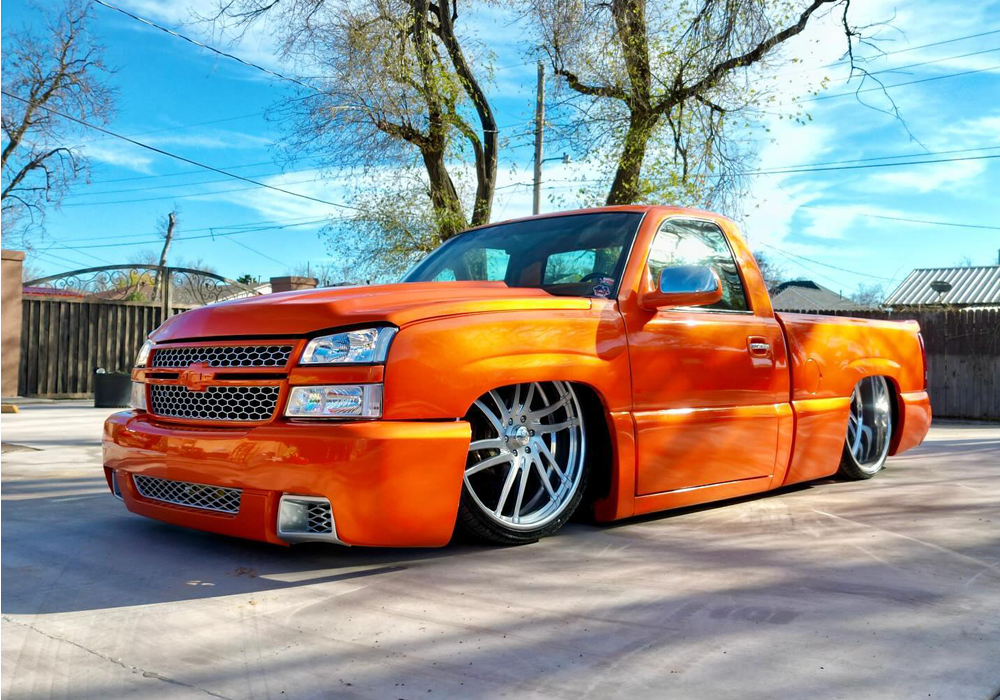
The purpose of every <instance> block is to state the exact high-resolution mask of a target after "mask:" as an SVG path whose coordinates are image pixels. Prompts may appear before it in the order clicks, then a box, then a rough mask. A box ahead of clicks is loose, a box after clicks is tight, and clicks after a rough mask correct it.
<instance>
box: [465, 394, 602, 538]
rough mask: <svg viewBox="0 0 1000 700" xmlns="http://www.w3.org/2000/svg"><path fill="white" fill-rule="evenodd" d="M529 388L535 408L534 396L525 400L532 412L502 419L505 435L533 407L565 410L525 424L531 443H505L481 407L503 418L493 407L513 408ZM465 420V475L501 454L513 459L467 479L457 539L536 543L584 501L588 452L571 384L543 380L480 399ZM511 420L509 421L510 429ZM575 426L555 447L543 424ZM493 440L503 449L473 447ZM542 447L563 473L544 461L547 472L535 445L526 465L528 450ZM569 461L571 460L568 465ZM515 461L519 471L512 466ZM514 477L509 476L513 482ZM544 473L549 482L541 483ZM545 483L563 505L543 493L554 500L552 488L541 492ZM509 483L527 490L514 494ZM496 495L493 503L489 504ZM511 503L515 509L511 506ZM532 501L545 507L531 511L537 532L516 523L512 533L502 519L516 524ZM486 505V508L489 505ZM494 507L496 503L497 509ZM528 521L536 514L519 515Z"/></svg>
mask: <svg viewBox="0 0 1000 700" xmlns="http://www.w3.org/2000/svg"><path fill="white" fill-rule="evenodd" d="M526 387H537V389H538V392H539V398H538V403H535V399H534V398H531V399H529V401H530V402H531V405H530V406H526V407H525V409H524V410H522V411H520V412H518V411H516V410H514V411H511V412H510V413H509V414H507V419H506V420H503V421H502V423H503V424H504V426H505V427H506V432H508V433H512V432H514V431H516V430H517V428H518V427H519V425H521V423H522V422H521V421H519V420H518V419H519V417H520V416H521V414H522V413H523V414H524V415H525V416H527V415H528V414H529V413H530V412H531V411H530V409H531V408H535V407H540V408H536V412H537V411H538V410H541V411H545V410H548V409H550V408H551V407H552V406H553V405H554V404H556V403H562V402H565V406H563V407H561V408H556V409H555V410H554V412H552V413H551V414H549V415H546V416H544V417H542V418H540V419H539V420H538V422H537V423H535V422H533V421H532V420H529V421H527V422H524V423H523V425H524V429H525V430H528V429H530V428H534V429H533V430H531V437H530V438H528V439H529V442H528V444H520V443H517V442H514V441H510V440H509V438H510V437H511V436H510V435H508V436H507V438H508V439H505V438H504V435H503V434H502V433H500V431H498V430H497V428H496V421H495V420H490V419H488V418H487V417H486V415H485V413H484V410H483V409H486V411H489V410H490V409H493V412H494V413H495V414H500V413H502V410H498V409H499V408H500V406H499V405H498V404H503V403H511V405H512V406H513V407H515V408H516V405H517V397H519V396H521V393H520V392H527V391H528V389H527V388H526ZM532 391H534V389H532ZM555 392H559V393H558V397H559V398H558V400H557V401H550V400H549V396H550V395H552V394H553V393H555ZM493 418H494V419H496V418H499V416H498V415H494V416H493ZM466 420H468V421H469V423H470V425H471V426H472V445H470V449H469V456H468V459H467V462H466V469H467V470H469V469H470V468H476V467H478V466H479V465H481V464H482V463H483V462H487V461H491V460H496V459H501V458H503V456H504V455H508V457H509V456H510V455H514V457H509V461H501V462H499V463H497V464H496V465H495V466H490V467H488V468H485V469H481V470H480V471H477V472H476V473H475V474H471V475H469V474H467V475H466V478H465V480H464V483H463V485H462V497H461V501H460V503H459V508H458V522H457V530H458V532H459V534H464V535H467V536H469V537H471V538H473V539H475V540H479V541H483V542H488V543H491V544H500V545H518V544H529V543H532V542H537V541H538V540H539V539H541V538H542V537H548V536H549V535H551V534H553V533H555V532H556V531H557V530H559V528H561V527H562V526H563V525H565V524H566V522H567V521H568V520H569V519H570V518H571V517H572V516H573V514H574V513H575V512H576V510H577V509H578V508H579V507H580V503H581V502H582V501H583V497H584V493H585V492H586V490H587V480H588V477H589V472H590V464H589V461H590V456H589V454H588V452H587V450H586V429H585V426H584V423H583V420H584V417H583V411H582V410H581V407H580V403H579V401H578V398H577V396H576V394H575V392H574V391H573V388H572V386H571V385H570V384H568V383H565V382H540V383H533V384H525V385H514V386H509V387H501V388H500V389H496V390H493V391H491V392H488V393H487V394H484V395H483V396H482V397H480V399H479V400H477V401H476V403H474V404H473V406H472V407H470V409H469V412H468V413H467V414H466ZM508 421H511V422H509V423H508ZM574 421H577V422H578V425H577V426H573V427H567V428H562V429H560V430H567V431H578V433H577V434H576V435H575V437H573V438H571V437H570V436H567V437H566V438H564V439H560V440H559V441H557V440H556V438H555V437H552V436H553V435H555V432H554V431H553V432H552V433H549V434H546V433H545V430H546V427H547V426H557V425H562V424H565V423H572V422H574ZM536 431H537V435H536ZM516 439H520V438H516ZM492 441H500V442H502V443H503V445H502V446H501V447H497V448H493V447H491V448H484V449H474V447H475V446H476V445H477V444H485V443H489V442H492ZM540 441H544V443H545V446H546V452H547V454H548V455H551V456H552V457H553V458H554V459H555V460H556V462H557V463H558V462H559V461H560V460H563V463H562V464H561V465H559V466H561V467H562V470H558V469H554V468H553V467H552V466H551V463H549V464H550V466H546V459H547V457H543V451H542V450H541V449H539V448H538V447H536V449H535V453H534V455H535V456H534V457H531V458H530V462H529V457H528V455H527V454H525V452H526V453H531V450H532V446H537V445H538V443H539V442H540ZM570 443H573V445H574V447H571V446H570ZM519 450H520V451H521V453H520V454H519ZM571 457H572V461H570V459H569V458H571ZM519 462H520V466H515V465H517V464H518V463H519ZM536 462H537V464H536ZM529 465H530V466H529ZM563 470H564V471H563ZM512 472H513V473H514V475H513V476H511V473H512ZM546 472H547V473H548V476H547V477H543V474H546ZM557 472H558V474H557ZM542 478H548V480H549V485H550V487H555V489H554V490H555V493H556V494H557V495H561V499H558V500H557V499H555V498H550V497H549V495H548V494H552V493H553V489H552V488H549V489H547V490H546V489H544V488H543V482H542V481H541V479H542ZM511 479H513V480H515V481H516V483H517V486H520V485H521V480H522V479H523V480H524V484H525V485H524V487H523V489H521V493H520V494H518V493H516V492H515V490H514V489H515V488H516V486H512V485H511V484H513V483H514V482H513V481H511V482H510V484H507V483H506V482H508V481H510V480H511ZM557 479H560V480H557ZM470 486H471V488H470ZM564 488H565V489H566V490H565V492H564V491H563V489H564ZM529 490H530V491H531V492H532V493H533V497H532V498H531V500H530V501H529V502H527V503H524V502H523V496H524V494H525V493H527V492H528V491H529ZM494 495H495V497H496V500H495V501H494V500H493V496H494ZM544 499H549V500H548V505H547V506H546V505H545V504H544V502H543V501H544ZM512 500H513V501H514V503H513V504H511V501H512ZM536 501H537V502H538V503H540V504H542V507H540V508H538V509H537V510H536V511H535V513H538V514H540V515H539V521H538V525H537V526H532V525H531V524H530V522H529V523H527V524H524V523H522V524H518V525H517V526H516V527H515V526H512V524H511V525H508V524H505V523H504V522H502V520H510V521H512V522H513V520H514V510H518V512H519V513H524V507H525V506H526V507H527V509H528V510H530V508H531V506H532V504H534V503H536ZM487 502H488V503H489V505H486V504H487ZM494 504H496V506H495V507H494ZM510 506H513V507H510ZM519 506H520V507H521V508H520V509H519ZM546 508H550V509H551V512H546ZM497 509H498V512H497ZM490 510H494V511H495V512H494V513H492V514H491V513H489V512H487V511H490ZM533 515H534V513H524V517H526V518H527V519H529V520H530V518H531V517H532V516H533Z"/></svg>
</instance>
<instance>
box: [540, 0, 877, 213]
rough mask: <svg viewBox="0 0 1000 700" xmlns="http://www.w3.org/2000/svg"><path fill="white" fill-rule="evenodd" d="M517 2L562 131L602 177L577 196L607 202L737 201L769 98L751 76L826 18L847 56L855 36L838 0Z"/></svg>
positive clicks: (762, 73)
mask: <svg viewBox="0 0 1000 700" xmlns="http://www.w3.org/2000/svg"><path fill="white" fill-rule="evenodd" d="M528 2H529V6H530V11H531V14H532V16H533V17H534V18H535V20H536V25H537V27H538V31H539V35H540V36H539V38H540V45H541V49H542V51H543V52H544V54H545V55H547V57H548V60H549V61H550V62H551V64H552V67H553V70H554V72H555V74H556V75H557V76H558V77H559V79H560V81H561V82H560V85H561V87H562V88H563V89H564V90H567V91H568V92H569V98H568V100H569V101H570V102H571V103H572V104H573V105H574V107H575V108H574V109H573V110H571V111H569V112H566V113H567V114H569V116H568V117H567V118H566V119H565V120H564V121H565V123H564V124H563V127H564V128H565V129H566V130H567V131H569V132H570V133H572V134H573V137H574V138H575V139H576V140H577V143H578V144H581V145H582V149H583V150H584V151H586V152H587V153H588V155H589V159H590V160H591V162H594V163H596V164H598V165H599V166H601V167H602V169H604V170H606V176H607V179H606V180H602V181H601V183H600V184H599V185H597V186H596V187H595V186H591V187H589V188H584V191H583V195H584V199H585V200H586V198H587V197H588V196H589V198H590V199H591V201H593V200H595V199H597V198H598V196H599V189H598V188H600V187H604V188H606V189H604V192H605V193H606V194H604V195H603V201H604V202H605V203H607V204H609V205H611V204H632V203H636V202H639V201H644V202H665V203H679V202H683V203H690V202H694V203H701V204H706V205H707V204H711V203H713V202H718V201H720V200H725V199H727V198H729V199H730V200H733V199H735V198H737V197H738V196H739V194H740V193H741V192H742V190H743V184H744V183H743V180H742V178H743V175H742V173H743V172H745V171H746V164H747V162H748V161H749V160H752V157H753V155H754V154H753V152H752V150H750V149H749V148H748V146H747V144H746V143H743V142H744V141H745V140H746V139H745V136H746V132H747V131H746V130H747V128H748V127H749V126H750V125H751V123H752V122H754V121H755V120H756V119H757V117H759V116H760V110H762V109H764V107H765V106H766V105H767V104H768V101H769V100H770V98H771V95H770V94H769V91H768V89H767V87H766V85H767V84H768V83H767V81H766V80H763V79H762V78H766V77H767V75H768V74H769V71H772V70H773V68H774V67H775V66H776V65H777V64H778V63H779V61H780V54H779V52H778V49H779V48H780V47H781V45H782V44H783V43H784V42H786V41H788V40H789V39H791V38H792V37H794V36H796V35H798V34H800V33H801V32H802V31H803V30H805V29H806V27H807V25H809V23H810V21H811V20H813V19H814V17H816V16H817V15H818V14H820V13H826V12H832V11H839V12H840V13H841V23H842V25H843V28H844V32H845V35H846V38H847V48H848V50H850V49H851V47H852V44H853V43H854V42H856V41H857V40H858V39H859V37H860V32H859V30H858V29H856V28H854V27H852V26H851V25H850V24H849V22H848V15H847V12H848V8H849V5H850V3H849V0H810V1H809V2H808V3H806V4H804V3H803V2H801V1H800V0H668V1H666V2H659V3H650V2H646V0H610V1H607V0H528ZM789 116H795V117H798V118H802V117H803V115H802V114H801V113H794V114H791V115H789ZM739 136H742V137H743V138H739Z"/></svg>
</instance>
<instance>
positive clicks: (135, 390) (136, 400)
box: [129, 382, 146, 411]
mask: <svg viewBox="0 0 1000 700" xmlns="http://www.w3.org/2000/svg"><path fill="white" fill-rule="evenodd" d="M129 406H131V407H132V408H135V409H137V410H139V411H145V410H146V385H145V384H143V383H142V382H132V398H131V399H130V400H129Z"/></svg>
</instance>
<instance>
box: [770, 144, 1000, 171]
mask: <svg viewBox="0 0 1000 700" xmlns="http://www.w3.org/2000/svg"><path fill="white" fill-rule="evenodd" d="M998 149H1000V146H980V147H978V148H958V149H952V150H949V151H927V152H926V153H902V154H900V155H898V156H874V157H871V158H854V159H852V160H827V161H820V162H818V163H798V164H796V165H788V166H781V165H776V166H774V168H811V167H814V166H820V165H843V164H845V163H869V162H872V161H877V160H894V159H896V158H922V157H924V156H944V155H951V154H953V153H972V152H974V151H996V150H998Z"/></svg>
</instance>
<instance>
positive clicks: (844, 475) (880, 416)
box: [837, 377, 893, 481]
mask: <svg viewBox="0 0 1000 700" xmlns="http://www.w3.org/2000/svg"><path fill="white" fill-rule="evenodd" d="M891 392H892V390H891V389H890V387H889V384H888V382H887V381H886V380H885V377H865V378H864V379H862V380H861V381H859V382H858V383H857V384H856V385H855V387H854V391H853V392H852V394H851V412H850V414H849V416H848V424H847V438H846V439H845V440H844V450H843V453H842V454H841V457H840V468H839V469H838V470H837V476H839V477H840V478H841V479H846V480H849V481H862V480H865V479H871V478H872V477H873V476H875V475H876V474H878V473H879V472H880V471H882V469H883V468H884V467H885V461H886V459H887V458H888V457H889V444H890V443H891V442H892V428H893V424H892V393H891Z"/></svg>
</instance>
